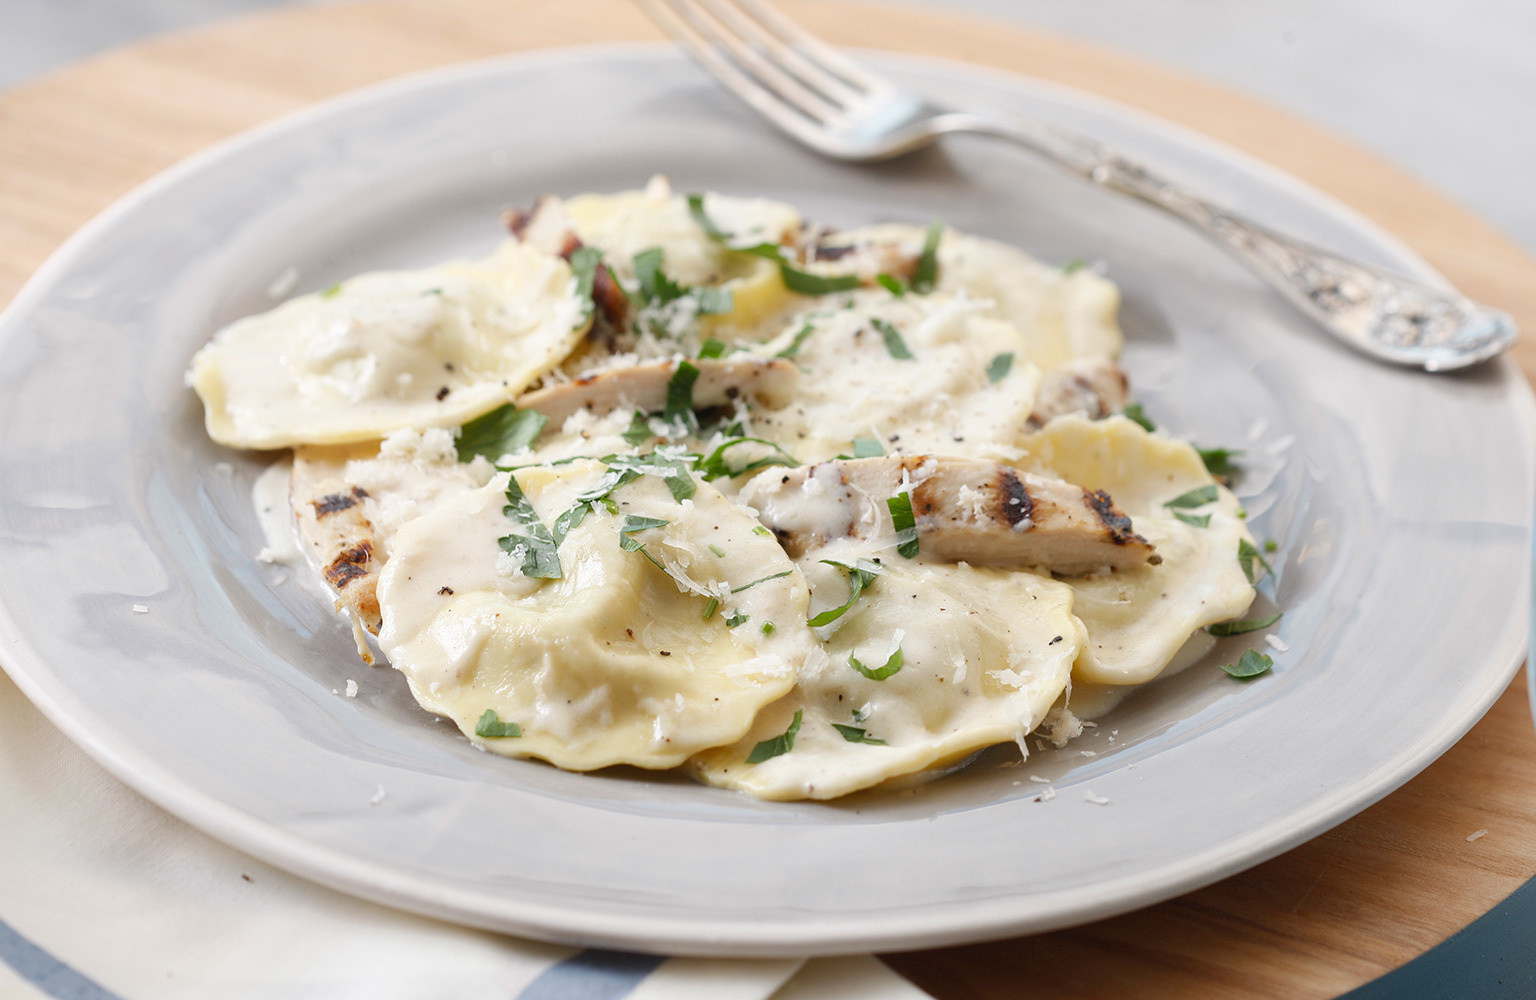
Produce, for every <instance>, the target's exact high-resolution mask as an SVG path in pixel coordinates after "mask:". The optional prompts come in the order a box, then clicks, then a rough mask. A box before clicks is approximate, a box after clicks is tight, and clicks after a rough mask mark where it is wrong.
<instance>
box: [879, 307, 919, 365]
mask: <svg viewBox="0 0 1536 1000" xmlns="http://www.w3.org/2000/svg"><path fill="white" fill-rule="evenodd" d="M870 322H871V323H872V324H874V327H875V329H876V330H878V331H880V336H882V337H884V338H885V349H886V350H887V351H889V352H890V355H891V357H893V358H895V359H896V360H897V361H911V360H912V352H911V351H910V350H908V349H907V342H906V341H905V340H902V339H901V331H900V330H898V329H896V328H895V327H894V326H892V325H891V324H890V323H887V322H886V321H885V320H883V319H880V318H879V317H878V316H877V317H875V318H873V319H871V320H870Z"/></svg>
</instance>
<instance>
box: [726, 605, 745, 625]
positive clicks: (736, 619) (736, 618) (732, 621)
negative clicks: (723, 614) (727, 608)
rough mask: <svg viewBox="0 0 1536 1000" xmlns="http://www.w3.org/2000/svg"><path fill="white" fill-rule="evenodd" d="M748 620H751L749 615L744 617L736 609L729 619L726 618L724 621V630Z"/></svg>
mask: <svg viewBox="0 0 1536 1000" xmlns="http://www.w3.org/2000/svg"><path fill="white" fill-rule="evenodd" d="M750 618H751V616H750V615H744V614H742V613H741V611H740V610H739V609H738V610H736V611H735V612H733V613H732V614H731V616H730V617H729V618H727V619H726V620H725V627H726V628H735V627H736V626H737V625H740V624H741V623H742V622H745V621H748V620H750Z"/></svg>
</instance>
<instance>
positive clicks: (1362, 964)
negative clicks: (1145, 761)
mask: <svg viewBox="0 0 1536 1000" xmlns="http://www.w3.org/2000/svg"><path fill="white" fill-rule="evenodd" d="M783 6H784V8H785V9H786V10H787V11H788V12H789V13H791V14H792V15H793V16H795V17H796V18H797V19H799V20H800V21H801V22H802V23H804V24H805V25H806V26H808V27H810V28H811V29H813V30H814V31H816V32H818V33H820V34H822V35H823V36H825V37H826V38H828V39H830V40H832V41H835V42H838V43H841V44H849V45H861V46H867V47H871V48H884V49H892V50H897V51H906V52H919V53H924V54H928V55H934V56H941V57H946V58H950V59H958V60H963V61H966V62H970V63H974V64H978V65H984V66H989V67H995V68H999V69H1004V70H1012V71H1018V72H1026V73H1029V74H1031V75H1033V76H1037V77H1042V78H1045V79H1049V80H1054V81H1057V82H1060V83H1064V84H1068V85H1071V86H1075V87H1079V88H1082V89H1084V90H1088V91H1092V92H1094V93H1097V94H1100V95H1102V96H1105V97H1108V98H1111V99H1113V100H1117V101H1120V102H1122V103H1125V104H1128V105H1131V106H1133V107H1136V108H1139V109H1141V110H1144V111H1148V112H1151V113H1153V114H1157V115H1160V116H1162V117H1164V118H1168V119H1171V120H1173V121H1176V122H1179V123H1181V124H1183V125H1186V126H1189V127H1191V128H1194V129H1196V130H1198V131H1200V132H1204V133H1206V134H1208V135H1210V136H1212V137H1214V138H1216V139H1219V140H1221V141H1223V142H1226V143H1228V144H1229V145H1232V146H1234V147H1237V148H1238V149H1241V150H1243V151H1245V152H1247V153H1250V154H1252V155H1254V156H1256V157H1259V158H1261V159H1264V160H1267V161H1269V162H1271V163H1274V164H1276V165H1278V166H1280V167H1281V168H1283V169H1285V170H1287V171H1289V172H1291V173H1293V174H1295V175H1297V176H1298V177H1300V178H1302V179H1303V180H1305V181H1307V182H1309V183H1311V184H1312V185H1314V186H1315V187H1317V188H1319V189H1321V190H1323V191H1325V192H1327V193H1329V194H1331V195H1333V196H1334V197H1336V198H1338V199H1339V200H1341V201H1343V202H1345V203H1347V204H1349V205H1351V206H1352V207H1354V208H1355V209H1357V210H1358V211H1360V212H1362V213H1363V214H1365V215H1366V216H1368V217H1370V218H1371V219H1373V220H1374V221H1376V222H1377V223H1378V224H1380V225H1382V226H1383V227H1384V228H1386V229H1388V230H1390V231H1391V232H1393V233H1394V234H1395V235H1397V236H1398V237H1399V238H1401V239H1403V240H1404V241H1405V242H1407V243H1408V244H1409V245H1411V246H1412V247H1414V248H1415V249H1416V250H1417V251H1418V252H1419V253H1421V254H1422V255H1423V256H1424V257H1425V258H1427V259H1428V260H1429V261H1430V262H1431V263H1432V264H1434V265H1435V266H1436V267H1437V268H1439V269H1440V270H1441V271H1442V272H1444V273H1445V274H1446V275H1447V276H1448V277H1449V278H1450V279H1451V280H1452V281H1453V282H1455V283H1456V284H1457V285H1458V286H1460V287H1461V288H1462V289H1464V290H1465V291H1466V292H1468V293H1469V294H1471V295H1472V296H1474V297H1476V298H1479V299H1481V300H1483V301H1486V302H1488V303H1490V304H1493V305H1496V306H1499V307H1501V308H1503V309H1506V310H1508V311H1509V312H1510V313H1512V314H1513V315H1514V316H1515V318H1516V320H1517V321H1518V322H1519V323H1520V325H1521V326H1522V327H1523V328H1524V329H1526V330H1536V262H1533V261H1532V260H1530V259H1529V258H1528V257H1527V256H1526V255H1525V254H1524V253H1523V252H1521V251H1520V249H1519V248H1518V247H1516V246H1515V245H1514V244H1513V243H1512V242H1511V241H1510V240H1508V239H1507V238H1505V237H1503V236H1502V235H1501V234H1499V233H1498V232H1497V231H1495V230H1494V229H1493V228H1492V227H1490V226H1489V225H1487V224H1486V223H1484V222H1482V221H1480V220H1478V219H1477V218H1475V217H1473V216H1472V215H1470V214H1469V213H1468V212H1466V211H1465V210H1463V209H1461V208H1459V207H1458V206H1456V205H1455V204H1452V203H1451V202H1449V201H1448V200H1447V199H1445V198H1444V197H1442V196H1440V195H1438V194H1435V193H1434V192H1433V191H1431V190H1429V189H1427V188H1425V187H1424V186H1423V185H1421V184H1419V183H1418V182H1416V181H1414V180H1413V179H1411V178H1409V177H1406V176H1404V175H1403V174H1401V173H1400V172H1398V171H1396V170H1394V169H1393V168H1392V167H1390V166H1389V165H1388V164H1386V163H1383V162H1382V161H1380V160H1378V159H1376V158H1375V157H1373V156H1371V155H1369V154H1367V153H1365V152H1363V151H1362V150H1360V149H1358V148H1356V147H1354V146H1352V145H1350V144H1349V143H1347V142H1345V141H1343V140H1341V139H1339V138H1337V137H1335V136H1332V135H1330V134H1328V133H1326V132H1323V131H1321V130H1319V129H1317V128H1316V127H1314V126H1311V125H1309V124H1307V123H1306V122H1303V121H1300V120H1297V119H1295V118H1293V117H1290V116H1287V115H1285V114H1283V113H1281V112H1279V111H1276V110H1274V109H1272V108H1268V107H1264V106H1262V105H1259V104H1256V103H1254V102H1253V101H1251V100H1248V99H1245V98H1243V97H1241V96H1238V95H1235V94H1232V93H1228V92H1225V91H1223V90H1220V89H1218V88H1215V87H1213V86H1211V85H1209V84H1205V83H1202V82H1200V81H1198V80H1194V79H1191V78H1189V77H1186V76H1183V75H1180V74H1178V73H1174V72H1170V71H1167V70H1164V69H1160V68H1157V67H1154V66H1150V65H1147V64H1145V63H1140V62H1137V61H1135V60H1132V59H1129V58H1127V57H1125V56H1123V55H1119V54H1116V53H1112V52H1108V51H1105V50H1101V49H1097V48H1093V47H1089V46H1085V45H1082V44H1079V43H1076V42H1072V41H1069V40H1067V39H1063V38H1058V37H1052V36H1049V35H1045V34H1039V33H1034V32H1029V31H1024V30H1020V29H1017V28H1014V27H1010V26H1005V25H1000V24H995V23H989V22H984V21H978V20H972V19H967V18H961V17H954V16H950V15H944V16H939V15H937V14H935V13H933V12H930V11H924V10H919V9H909V8H903V7H899V6H891V5H882V6H879V7H875V6H872V5H864V4H860V3H855V2H838V3H825V2H820V3H812V2H808V0H800V2H790V0H784V3H783ZM659 37H660V36H659V35H658V34H657V32H656V31H655V30H654V29H653V28H651V26H650V25H649V23H648V22H647V21H646V20H645V19H644V18H643V17H642V16H641V15H640V14H639V13H638V12H637V11H636V10H635V9H634V8H633V7H632V6H631V5H630V4H628V3H625V2H622V0H391V2H380V3H365V4H347V5H326V6H315V7H295V8H287V9H283V10H280V11H277V12H275V13H268V14H263V15H259V16H255V17H248V18H242V19H237V20H231V21H227V22H223V23H220V24H216V25H214V26H212V27H207V28H201V29H198V30H196V31H193V32H189V33H185V34H179V35H173V36H167V37H164V38H159V39H155V40H152V41H149V42H147V43H143V44H140V45H135V46H133V47H130V48H125V49H120V50H116V51H113V52H110V53H107V54H105V55H102V56H99V57H97V58H94V59H91V60H89V61H86V62H82V63H78V64H76V65H74V66H71V67H68V68H66V69H64V70H62V71H60V72H57V73H55V74H53V75H51V76H48V77H45V78H43V79H41V80H39V81H37V82H34V83H32V84H30V85H28V86H26V87H23V88H20V89H17V90H14V91H11V92H9V93H7V94H3V95H0V300H9V298H10V297H11V296H12V295H13V294H14V293H15V291H16V290H17V289H18V288H19V287H20V286H21V284H22V282H23V281H24V280H25V279H26V278H27V276H28V275H29V274H30V273H31V272H32V271H33V270H34V269H36V268H37V266H38V265H39V264H41V263H42V261H43V260H44V259H45V258H46V257H47V255H48V254H49V253H50V252H52V250H53V249H54V248H56V247H57V246H58V245H59V243H60V242H62V241H63V240H64V239H65V238H66V237H67V236H68V235H69V234H70V233H71V232H73V231H74V230H75V229H76V228H78V227H79V226H80V225H81V224H83V223H84V222H85V221H86V220H87V219H89V218H90V217H91V216H92V215H94V214H95V213H96V212H98V211H100V210H101V209H103V208H104V207H106V206H107V205H108V204H110V203H111V201H112V200H114V199H115V198H116V197H118V196H119V195H121V194H122V193H124V192H125V191H127V190H128V189H130V188H131V187H133V186H134V185H136V184H138V183H139V182H141V181H143V180H145V179H147V178H148V177H150V176H152V175H153V174H154V173H156V172H158V171H160V170H162V169H164V168H165V167H167V166H169V165H171V164H172V163H174V162H176V161H177V160H179V159H181V158H183V157H185V156H187V155H189V154H191V153H193V152H196V151H197V150H200V149H202V148H204V147H206V146H208V145H209V144H210V143H213V142H215V141H217V140H219V139H222V138H225V137H227V136H229V135H231V134H233V133H235V132H237V131H240V130H241V129H244V128H247V127H249V126H252V125H255V124H258V123H260V122H263V121H267V120H269V119H271V118H273V117H275V116H277V115H280V114H282V113H284V112H287V111H291V110H294V109H296V108H299V107H302V106H304V105H306V104H309V103H311V102H313V101H315V100H318V99H321V98H324V97H328V96H331V95H333V94H335V93H337V92H339V91H342V90H346V89H350V88H353V87H356V86H359V85H362V84H366V83H371V82H374V81H377V80H380V79H384V78H387V77H393V76H398V75H400V74H402V73H407V72H412V71H415V70H421V69H426V68H430V67H434V66H439V65H442V64H445V63H449V62H457V61H462V60H466V59H474V58H480V57H487V56H493V55H498V54H502V53H505V52H511V51H518V50H524V49H534V48H540V47H546V46H554V45H568V44H577V43H588V42H603V41H620V40H634V39H655V38H659ZM1515 357H1516V359H1517V361H1518V362H1519V363H1520V365H1521V367H1522V369H1523V370H1524V372H1525V373H1526V375H1527V377H1533V376H1536V341H1532V340H1531V339H1527V340H1526V341H1525V342H1523V343H1522V344H1521V345H1520V346H1519V347H1517V348H1516V351H1515ZM1479 829H1487V830H1488V831H1489V832H1488V834H1487V835H1486V836H1485V837H1482V838H1480V839H1478V840H1476V841H1473V842H1469V841H1468V840H1467V839H1466V838H1467V836H1468V835H1469V834H1471V833H1473V832H1474V831H1476V830H1479ZM1533 874H1536V736H1533V733H1532V728H1531V719H1530V714H1529V710H1528V708H1527V702H1526V695H1525V688H1524V682H1523V681H1517V682H1516V683H1515V684H1514V685H1513V686H1512V687H1511V689H1510V690H1509V691H1508V692H1506V693H1505V695H1504V696H1503V698H1502V699H1501V700H1500V701H1499V702H1498V704H1497V705H1496V706H1495V707H1494V709H1493V710H1492V711H1491V712H1490V713H1489V715H1488V716H1487V718H1485V719H1484V720H1483V721H1482V722H1481V723H1480V724H1479V725H1478V726H1477V727H1476V728H1475V729H1474V730H1473V731H1472V732H1471V733H1470V734H1469V735H1468V736H1467V737H1466V738H1465V739H1463V740H1462V741H1461V743H1459V744H1458V745H1457V746H1456V747H1454V748H1453V749H1452V750H1451V751H1450V752H1449V753H1447V754H1446V755H1445V756H1444V757H1443V758H1441V760H1439V761H1438V762H1437V763H1435V764H1434V765H1433V766H1431V767H1430V768H1429V769H1428V770H1427V771H1425V772H1424V773H1423V774H1422V775H1420V776H1419V777H1418V778H1416V779H1414V780H1413V781H1412V782H1410V783H1409V784H1408V785H1406V786H1405V787H1404V788H1402V789H1401V790H1399V791H1398V792H1396V793H1394V794H1393V795H1391V796H1389V797H1388V798H1387V799H1385V800H1384V801H1383V802H1381V803H1379V804H1377V805H1376V806H1374V807H1372V808H1371V809H1368V810H1366V811H1365V812H1364V813H1362V814H1361V815H1359V816H1357V817H1356V818H1354V819H1353V820H1350V821H1349V822H1346V823H1344V824H1343V825H1341V826H1339V827H1338V828H1336V829H1334V830H1332V831H1330V832H1328V833H1326V834H1324V835H1322V836H1320V837H1318V838H1316V839H1315V840H1313V841H1311V842H1309V843H1307V844H1305V845H1303V846H1302V847H1299V848H1296V849H1295V850H1293V851H1291V852H1289V853H1287V854H1285V855H1283V856H1281V857H1279V858H1276V859H1274V860H1272V861H1270V862H1268V863H1266V864H1262V865H1259V866H1258V867H1256V868H1254V869H1252V870H1250V871H1248V872H1246V873H1243V874H1241V875H1238V876H1235V877H1233V878H1229V879H1227V880H1225V881H1223V882H1220V883H1218V884H1216V885H1213V886H1211V887H1209V888H1206V889H1204V890H1201V891H1198V892H1194V893H1191V894H1189V895H1187V896H1184V897H1182V898H1180V899H1176V900H1173V901H1170V902H1167V903H1164V904H1162V905H1159V906H1155V907H1151V908H1148V909H1145V910H1142V911H1140V912H1137V913H1133V914H1129V915H1127V916H1123V917H1119V918H1115V919H1111V920H1105V921H1101V922H1099V923H1096V924H1092V925H1089V926H1086V927H1080V928H1076V929H1073V930H1068V931H1061V932H1057V933H1053V934H1044V935H1039V936H1036V937H1031V938H1022V939H1015V940H1011V941H1005V942H998V943H992V944H983V945H975V946H971V947H965V948H951V949H944V950H940V951H930V952H920V953H913V954H907V955H900V956H889V957H888V958H887V961H889V962H890V964H891V965H893V966H894V967H895V968H896V969H898V970H899V971H901V972H902V973H903V974H904V975H906V976H908V977H909V978H911V979H912V980H914V981H915V982H917V983H918V984H919V985H921V986H923V987H924V988H925V989H927V990H929V991H930V992H931V993H933V994H934V995H935V996H937V997H940V998H955V1000H958V998H1004V997H1014V996H1018V995H1021V994H1023V993H1025V992H1026V991H1027V993H1028V994H1029V995H1030V996H1032V997H1034V998H1037V1000H1045V998H1099V997H1120V996H1125V995H1131V996H1136V997H1139V998H1162V997H1168V998H1173V997H1179V998H1185V997H1224V998H1225V997H1231V998H1249V997H1252V998H1258V997H1266V998H1267V997H1273V998H1281V997H1284V998H1288V1000H1289V998H1304V997H1328V996H1334V995H1336V994H1338V993H1339V992H1342V991H1345V990H1348V989H1350V988H1352V987H1354V986H1356V985H1359V984H1360V983H1363V982H1365V981H1367V980H1369V979H1372V978H1374V977H1376V976H1377V975H1379V974H1381V973H1382V972H1384V971H1387V970H1389V969H1391V968H1394V967H1396V966H1397V965H1400V964H1401V963H1403V962H1404V961H1406V960H1408V959H1410V958H1412V957H1414V956H1415V955H1417V954H1419V953H1421V952H1422V951H1424V950H1425V949H1427V948H1429V947H1430V946H1432V945H1434V944H1436V943H1438V942H1439V941H1441V940H1443V939H1444V938H1445V937H1447V936H1448V935H1449V934H1451V933H1453V932H1454V931H1456V930H1458V929H1459V928H1461V927H1462V926H1464V925H1465V924H1467V923H1468V922H1470V921H1471V920H1472V919H1474V918H1475V917H1477V916H1479V915H1480V914H1482V913H1483V912H1485V911H1486V910H1487V909H1488V908H1489V907H1490V906H1492V905H1493V904H1494V903H1496V902H1497V901H1499V900H1500V899H1502V898H1503V897H1504V896H1505V895H1507V894H1508V893H1509V892H1510V891H1512V890H1513V889H1514V888H1516V887H1517V886H1518V885H1519V884H1521V883H1522V882H1523V881H1524V880H1526V879H1528V878H1530V877H1531V876H1532V875H1533Z"/></svg>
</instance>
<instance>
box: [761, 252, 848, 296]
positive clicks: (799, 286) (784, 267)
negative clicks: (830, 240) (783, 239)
mask: <svg viewBox="0 0 1536 1000" xmlns="http://www.w3.org/2000/svg"><path fill="white" fill-rule="evenodd" d="M758 256H760V257H761V256H765V255H764V254H758ZM774 256H776V257H778V261H779V278H780V280H782V281H783V282H784V287H785V288H787V289H789V290H790V291H792V292H798V293H800V294H801V295H831V294H832V293H833V292H847V291H851V290H853V289H855V288H858V287H859V276H858V275H856V274H812V273H811V272H810V271H801V270H799V269H798V268H793V267H790V266H789V265H788V264H787V263H785V262H784V258H783V257H782V256H780V255H779V254H778V253H777V251H775V254H774Z"/></svg>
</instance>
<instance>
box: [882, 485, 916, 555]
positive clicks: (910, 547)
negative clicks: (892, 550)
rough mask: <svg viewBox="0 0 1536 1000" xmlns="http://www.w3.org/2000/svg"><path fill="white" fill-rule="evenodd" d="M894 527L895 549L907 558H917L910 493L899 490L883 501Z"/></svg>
mask: <svg viewBox="0 0 1536 1000" xmlns="http://www.w3.org/2000/svg"><path fill="white" fill-rule="evenodd" d="M885 506H886V507H887V508H889V510H890V512H891V523H892V524H893V525H895V527H896V551H897V552H898V553H899V554H901V555H902V556H903V557H905V558H907V559H915V558H917V549H918V543H917V518H916V517H915V516H914V515H913V513H912V494H910V493H907V492H901V493H898V494H896V495H895V496H893V497H891V498H890V499H889V500H887V501H886V502H885Z"/></svg>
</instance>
